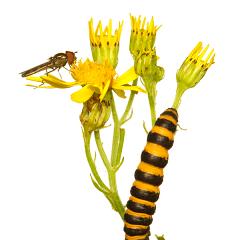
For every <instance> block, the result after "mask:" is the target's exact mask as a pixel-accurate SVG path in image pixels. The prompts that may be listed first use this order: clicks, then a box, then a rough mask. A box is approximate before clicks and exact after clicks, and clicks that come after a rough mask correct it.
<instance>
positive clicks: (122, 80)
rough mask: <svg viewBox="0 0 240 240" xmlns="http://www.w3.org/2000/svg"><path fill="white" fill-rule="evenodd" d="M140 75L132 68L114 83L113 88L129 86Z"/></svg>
mask: <svg viewBox="0 0 240 240" xmlns="http://www.w3.org/2000/svg"><path fill="white" fill-rule="evenodd" d="M137 78H138V75H137V74H136V73H135V71H134V67H131V68H130V69H128V70H127V71H126V72H125V73H123V74H122V75H121V76H119V77H118V78H117V79H116V80H114V81H113V85H112V86H113V88H114V87H115V86H121V85H124V84H127V83H129V82H132V81H133V80H135V79H137Z"/></svg>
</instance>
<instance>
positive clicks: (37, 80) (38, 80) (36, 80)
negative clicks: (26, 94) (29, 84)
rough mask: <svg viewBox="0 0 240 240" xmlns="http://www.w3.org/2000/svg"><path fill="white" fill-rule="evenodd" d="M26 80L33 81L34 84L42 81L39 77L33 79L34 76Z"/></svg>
mask: <svg viewBox="0 0 240 240" xmlns="http://www.w3.org/2000/svg"><path fill="white" fill-rule="evenodd" d="M26 79H27V80H30V81H34V82H42V81H43V80H42V78H41V77H34V76H29V77H27V78H26Z"/></svg>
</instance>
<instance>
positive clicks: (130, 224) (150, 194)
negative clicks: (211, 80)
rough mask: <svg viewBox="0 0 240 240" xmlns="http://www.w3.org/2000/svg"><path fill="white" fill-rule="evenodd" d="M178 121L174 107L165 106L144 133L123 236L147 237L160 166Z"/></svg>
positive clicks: (160, 177)
mask: <svg viewBox="0 0 240 240" xmlns="http://www.w3.org/2000/svg"><path fill="white" fill-rule="evenodd" d="M177 122H178V114H177V110H175V109H173V108H168V109H167V110H165V111H164V112H163V113H162V114H161V115H160V117H159V118H158V119H157V121H156V123H155V125H154V127H153V128H152V130H151V131H150V132H149V134H148V136H147V144H146V146H145V148H144V150H143V152H142V154H141V162H140V164H139V165H138V168H137V170H136V171H135V175H134V176H135V181H134V183H133V186H132V188H131V191H130V192H131V196H130V198H129V200H128V202H127V210H126V212H125V214H124V231H125V240H148V239H149V235H150V225H151V223H152V220H153V219H152V215H153V214H154V212H155V209H156V206H155V202H156V201H157V200H158V198H159V194H160V190H159V186H160V185H161V184H162V182H163V168H164V167H165V166H166V165H167V163H168V150H169V149H170V148H171V147H172V145H173V138H174V134H175V132H176V126H177Z"/></svg>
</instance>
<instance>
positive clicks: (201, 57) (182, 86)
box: [173, 42, 215, 108]
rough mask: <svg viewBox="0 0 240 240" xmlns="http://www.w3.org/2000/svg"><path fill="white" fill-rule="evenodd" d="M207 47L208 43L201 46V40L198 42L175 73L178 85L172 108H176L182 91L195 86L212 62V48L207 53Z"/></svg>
mask: <svg viewBox="0 0 240 240" xmlns="http://www.w3.org/2000/svg"><path fill="white" fill-rule="evenodd" d="M208 49H209V45H207V46H206V47H205V48H203V44H202V42H199V43H198V44H197V45H196V46H195V48H194V49H193V50H192V51H191V53H190V54H189V55H188V57H187V58H186V59H185V61H184V62H183V64H182V65H181V67H180V68H179V69H178V71H177V74H176V79H177V83H178V86H177V92H176V96H175V100H174V103H173V107H174V108H178V106H179V104H180V102H181V97H182V95H183V93H184V92H185V91H186V90H187V89H189V88H193V87H195V86H196V85H197V84H198V83H199V82H200V80H201V79H202V78H203V77H204V75H205V74H206V72H207V70H208V69H209V68H210V66H211V65H212V64H213V63H214V57H215V53H214V49H212V50H211V51H210V52H209V53H207V52H208Z"/></svg>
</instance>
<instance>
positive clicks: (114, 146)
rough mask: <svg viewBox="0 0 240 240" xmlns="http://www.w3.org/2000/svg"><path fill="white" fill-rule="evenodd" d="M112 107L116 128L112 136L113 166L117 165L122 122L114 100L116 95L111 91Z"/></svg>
mask: <svg viewBox="0 0 240 240" xmlns="http://www.w3.org/2000/svg"><path fill="white" fill-rule="evenodd" d="M110 102H111V109H112V117H113V122H114V130H113V138H112V152H111V165H112V167H115V166H116V164H117V163H116V161H117V155H118V145H119V138H120V123H119V119H118V114H117V110H116V105H115V101H114V97H113V95H112V93H111V101H110Z"/></svg>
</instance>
